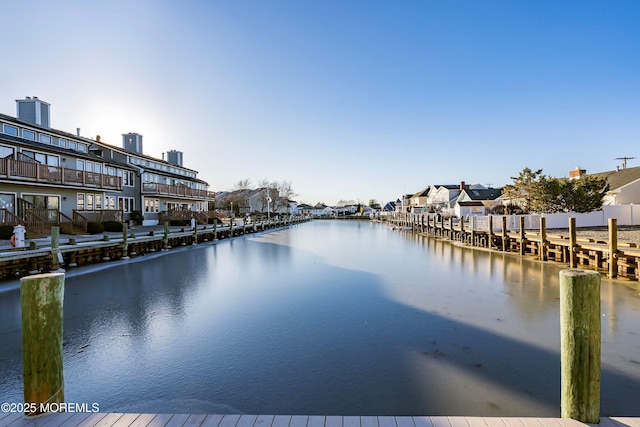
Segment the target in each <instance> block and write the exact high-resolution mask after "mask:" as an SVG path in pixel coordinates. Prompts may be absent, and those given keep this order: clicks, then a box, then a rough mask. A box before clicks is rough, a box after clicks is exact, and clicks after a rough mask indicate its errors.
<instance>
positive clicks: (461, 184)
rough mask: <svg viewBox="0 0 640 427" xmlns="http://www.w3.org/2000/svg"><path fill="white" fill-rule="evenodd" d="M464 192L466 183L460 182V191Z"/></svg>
mask: <svg viewBox="0 0 640 427" xmlns="http://www.w3.org/2000/svg"><path fill="white" fill-rule="evenodd" d="M463 190H464V181H460V191H463Z"/></svg>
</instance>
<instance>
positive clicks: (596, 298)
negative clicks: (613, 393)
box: [560, 270, 601, 424]
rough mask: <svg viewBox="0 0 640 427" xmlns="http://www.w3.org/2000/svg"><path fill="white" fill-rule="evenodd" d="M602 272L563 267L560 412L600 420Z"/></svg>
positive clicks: (568, 415)
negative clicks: (564, 268)
mask: <svg viewBox="0 0 640 427" xmlns="http://www.w3.org/2000/svg"><path fill="white" fill-rule="evenodd" d="M600 332H601V331H600V274H599V273H598V272H596V271H585V270H562V271H560V354H561V400H560V402H561V416H562V418H573V419H576V420H578V421H581V422H583V423H593V424H597V423H599V421H600V335H601V333H600Z"/></svg>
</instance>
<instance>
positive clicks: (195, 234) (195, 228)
mask: <svg viewBox="0 0 640 427" xmlns="http://www.w3.org/2000/svg"><path fill="white" fill-rule="evenodd" d="M191 224H193V243H192V244H193V245H197V244H198V221H196V220H195V218H192V219H191Z"/></svg>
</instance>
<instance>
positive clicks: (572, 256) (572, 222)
mask: <svg viewBox="0 0 640 427" xmlns="http://www.w3.org/2000/svg"><path fill="white" fill-rule="evenodd" d="M577 240H578V236H577V234H576V218H575V217H571V218H569V266H570V267H571V268H576V267H577V266H578V257H577V253H576V251H577V246H578V245H577Z"/></svg>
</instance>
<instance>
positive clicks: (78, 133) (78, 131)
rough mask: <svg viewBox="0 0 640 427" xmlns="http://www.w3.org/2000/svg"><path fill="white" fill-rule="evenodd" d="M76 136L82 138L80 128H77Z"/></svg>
mask: <svg viewBox="0 0 640 427" xmlns="http://www.w3.org/2000/svg"><path fill="white" fill-rule="evenodd" d="M76 136H77V137H78V138H80V128H76Z"/></svg>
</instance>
